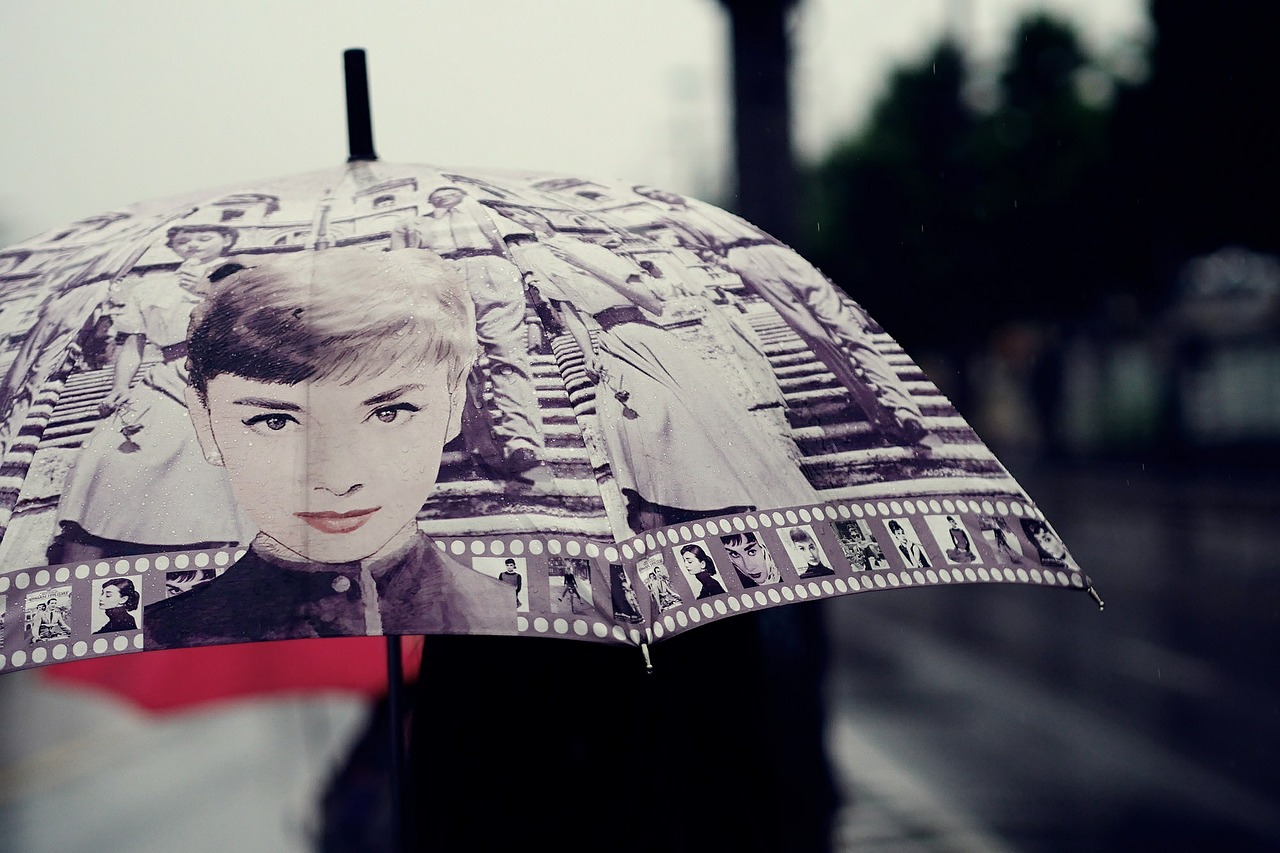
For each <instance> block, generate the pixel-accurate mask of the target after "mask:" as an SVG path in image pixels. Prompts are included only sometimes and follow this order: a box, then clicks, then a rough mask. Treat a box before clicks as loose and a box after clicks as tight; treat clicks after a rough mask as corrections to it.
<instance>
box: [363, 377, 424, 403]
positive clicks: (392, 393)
mask: <svg viewBox="0 0 1280 853" xmlns="http://www.w3.org/2000/svg"><path fill="white" fill-rule="evenodd" d="M425 387H426V386H425V385H423V384H421V383H418V382H412V383H410V384H408V385H397V386H396V387H395V388H392V389H390V390H388V391H383V392H382V393H381V394H374V395H373V396H372V397H370V398H369V399H367V400H364V401H362V402H361V403H360V405H362V406H376V405H378V404H379V403H389V402H391V401H392V400H398V399H400V398H401V397H403V396H404V395H405V394H408V393H409V392H410V391H421V390H422V389H423V388H425Z"/></svg>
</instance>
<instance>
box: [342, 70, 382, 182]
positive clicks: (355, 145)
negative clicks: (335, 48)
mask: <svg viewBox="0 0 1280 853" xmlns="http://www.w3.org/2000/svg"><path fill="white" fill-rule="evenodd" d="M342 63H343V67H344V69H345V71H346V82H347V151H348V154H349V156H348V157H347V162H348V163H351V162H355V161H357V160H377V159H378V155H377V154H375V153H374V151H373V118H372V115H371V112H370V108H369V73H368V70H367V67H366V64H365V54H364V48H361V47H352V48H348V49H347V50H345V51H343V53H342Z"/></svg>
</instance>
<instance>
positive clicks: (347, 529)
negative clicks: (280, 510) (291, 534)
mask: <svg viewBox="0 0 1280 853" xmlns="http://www.w3.org/2000/svg"><path fill="white" fill-rule="evenodd" d="M380 509H382V507H380V506H375V507H373V508H372V509H353V510H351V511H350V512H297V513H294V515H296V516H297V517H298V518H300V519H302V520H303V521H305V522H306V523H307V524H309V525H311V526H312V527H314V528H315V529H316V530H319V531H320V532H321V533H351V532H353V531H356V530H359V529H360V528H361V527H363V526H364V523H365V522H366V521H368V520H369V519H370V518H372V517H373V514H374V513H375V512H377V511H378V510H380Z"/></svg>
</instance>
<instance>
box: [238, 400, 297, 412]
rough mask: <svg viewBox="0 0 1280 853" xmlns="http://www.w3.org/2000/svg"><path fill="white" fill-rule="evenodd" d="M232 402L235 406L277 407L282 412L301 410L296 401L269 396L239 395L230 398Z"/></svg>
mask: <svg viewBox="0 0 1280 853" xmlns="http://www.w3.org/2000/svg"><path fill="white" fill-rule="evenodd" d="M232 404H233V405H236V406H254V407H256V408H259V409H278V410H280V411H282V412H301V411H302V407H301V406H299V405H298V404H297V403H290V402H289V401H288V400H273V399H272V398H270V397H241V398H240V399H239V400H232Z"/></svg>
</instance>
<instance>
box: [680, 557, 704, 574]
mask: <svg viewBox="0 0 1280 853" xmlns="http://www.w3.org/2000/svg"><path fill="white" fill-rule="evenodd" d="M680 562H681V563H682V564H683V565H684V568H685V571H687V572H689V573H690V574H695V575H696V574H697V573H698V572H700V571H702V561H701V560H699V559H698V555H697V554H695V553H693V552H692V551H684V552H682V553H681V554H680Z"/></svg>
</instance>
